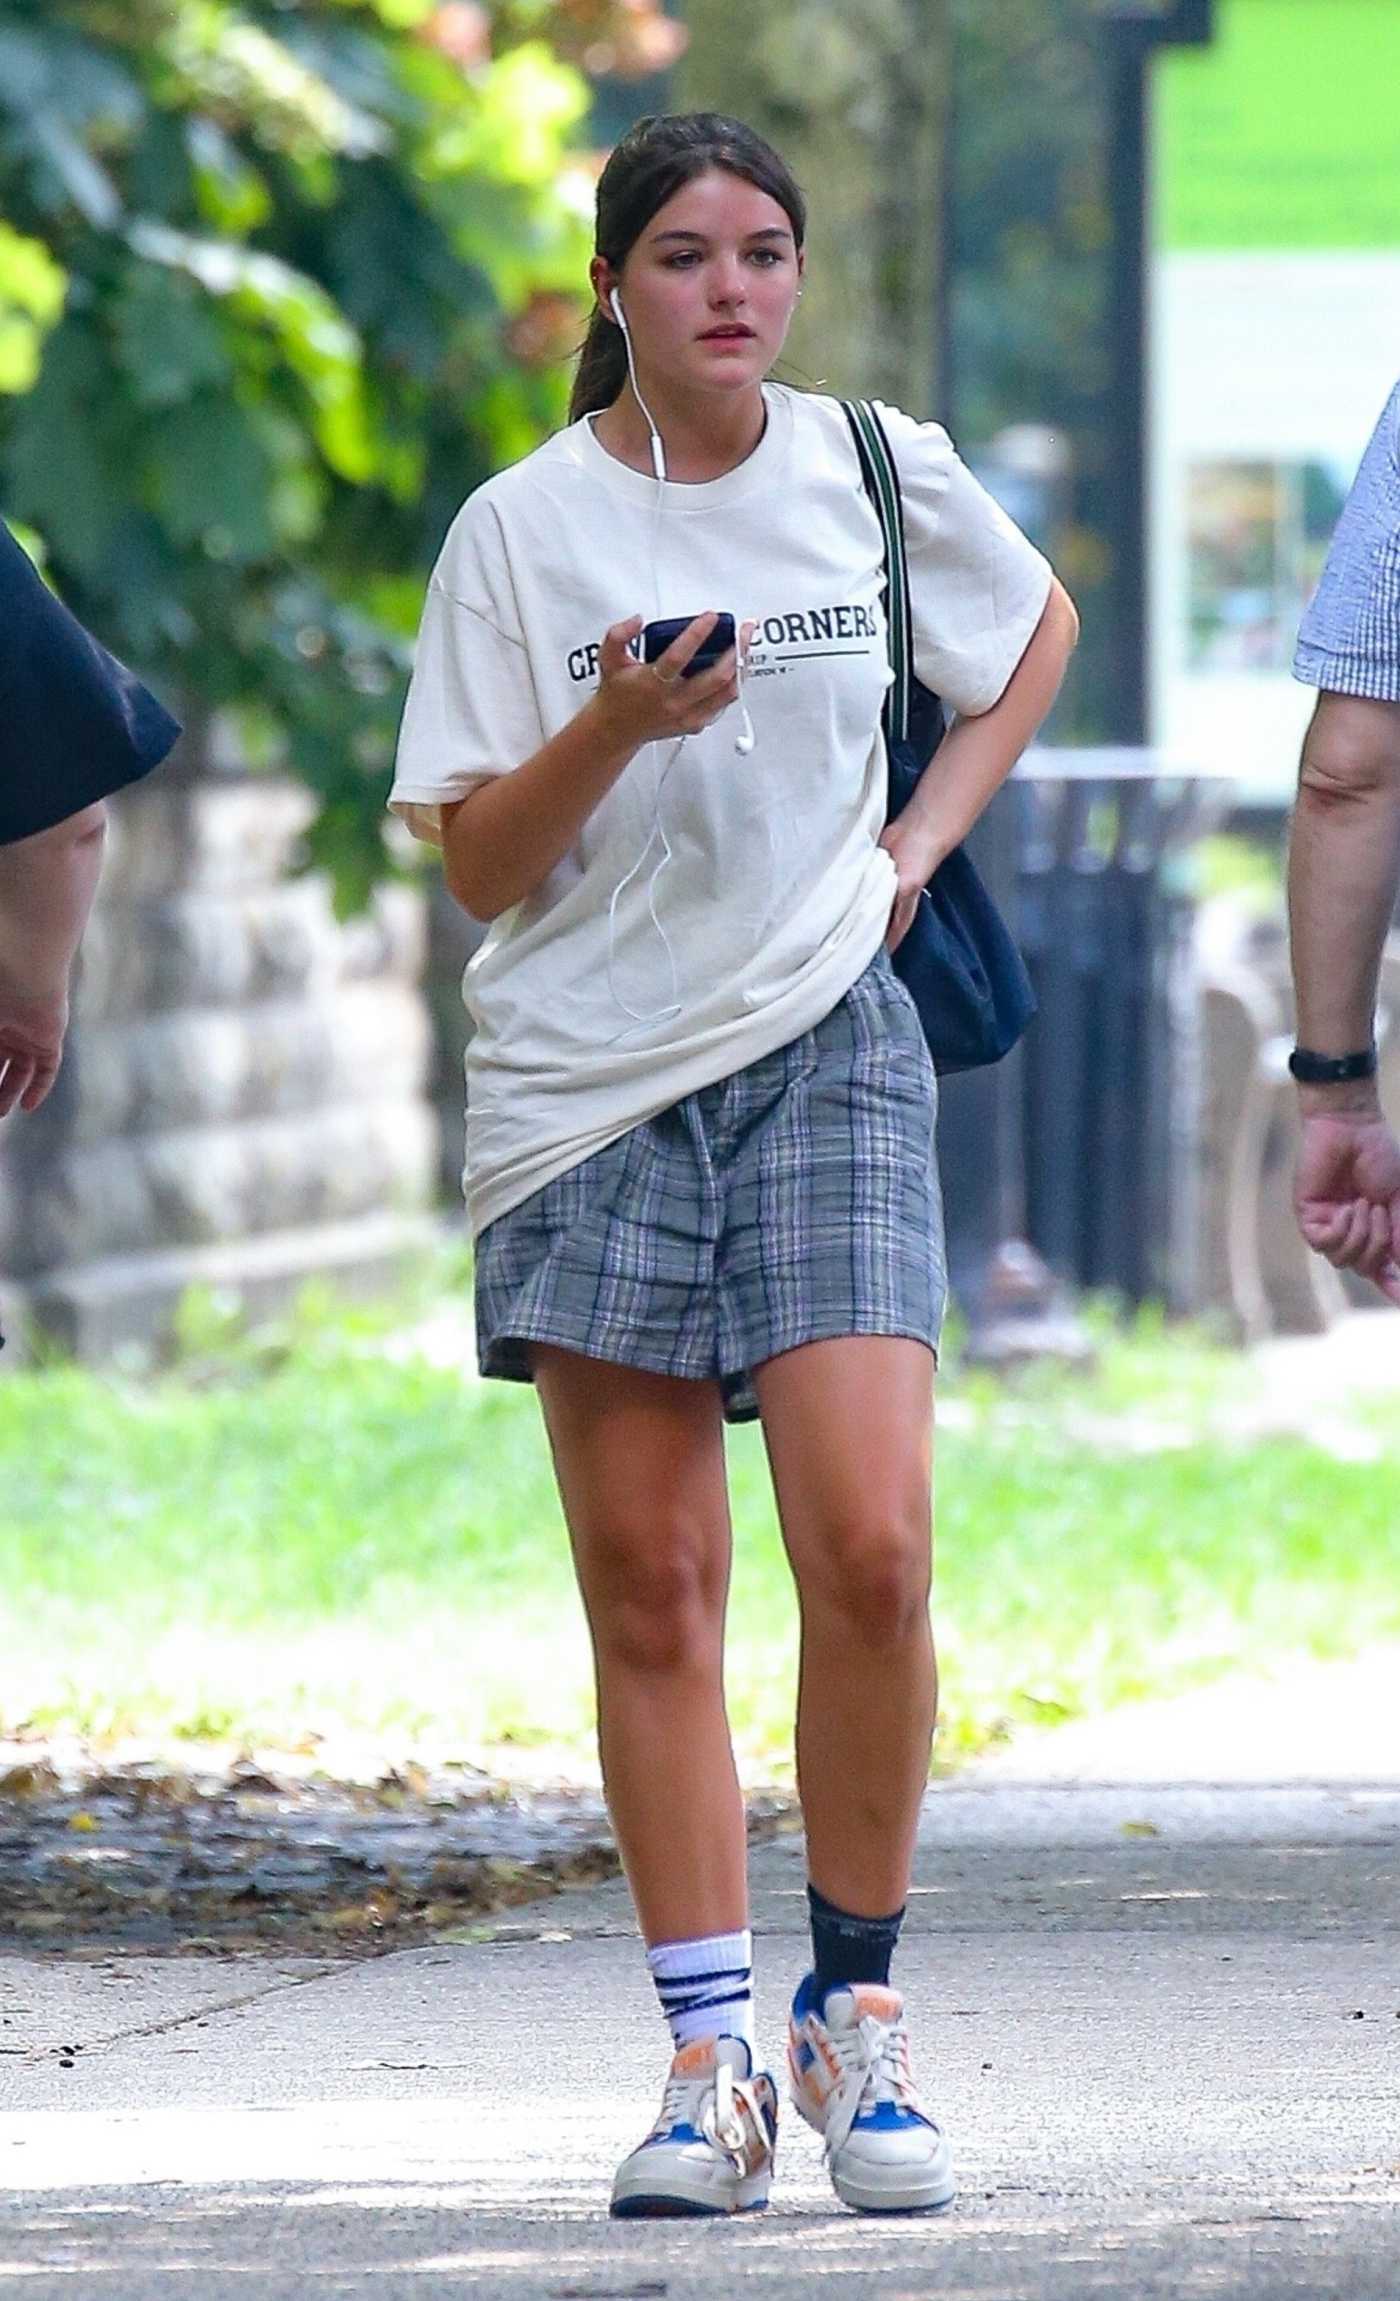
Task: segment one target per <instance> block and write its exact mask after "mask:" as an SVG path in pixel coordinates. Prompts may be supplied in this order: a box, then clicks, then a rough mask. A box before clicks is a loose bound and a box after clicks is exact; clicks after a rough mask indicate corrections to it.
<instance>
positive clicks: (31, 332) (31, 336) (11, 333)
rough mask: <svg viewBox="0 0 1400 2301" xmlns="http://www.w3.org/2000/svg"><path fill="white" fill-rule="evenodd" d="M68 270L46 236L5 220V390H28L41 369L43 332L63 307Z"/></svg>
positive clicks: (1, 323) (0, 229)
mask: <svg viewBox="0 0 1400 2301" xmlns="http://www.w3.org/2000/svg"><path fill="white" fill-rule="evenodd" d="M67 283H68V275H67V273H66V272H65V271H64V269H63V267H62V265H61V264H58V263H56V262H55V261H54V259H53V257H52V256H51V255H50V254H49V251H48V249H47V248H46V247H45V245H44V243H43V241H42V240H30V239H25V238H24V237H23V236H22V235H21V234H20V233H19V232H16V231H12V230H11V228H10V226H9V225H8V224H7V223H5V222H4V221H3V220H0V391H3V392H26V391H29V390H30V389H31V387H32V386H33V384H34V382H35V381H36V379H37V377H38V374H39V362H40V358H41V356H42V350H43V342H44V337H45V336H46V335H47V333H48V331H49V329H50V328H51V327H53V326H54V324H55V323H56V321H57V320H58V317H59V315H60V313H61V312H62V310H63V298H64V293H65V290H66V288H67Z"/></svg>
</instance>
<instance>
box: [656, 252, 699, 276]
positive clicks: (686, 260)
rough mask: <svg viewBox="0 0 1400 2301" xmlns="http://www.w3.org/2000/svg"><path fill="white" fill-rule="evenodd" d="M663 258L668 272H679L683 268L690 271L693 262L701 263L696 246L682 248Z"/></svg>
mask: <svg viewBox="0 0 1400 2301" xmlns="http://www.w3.org/2000/svg"><path fill="white" fill-rule="evenodd" d="M663 260H664V262H665V266H666V269H667V271H668V272H679V271H682V270H684V271H689V270H690V267H691V265H692V264H698V263H699V261H700V257H699V252H698V250H697V249H695V248H681V249H680V250H679V251H678V253H677V254H675V255H674V256H667V257H665V258H664V259H663Z"/></svg>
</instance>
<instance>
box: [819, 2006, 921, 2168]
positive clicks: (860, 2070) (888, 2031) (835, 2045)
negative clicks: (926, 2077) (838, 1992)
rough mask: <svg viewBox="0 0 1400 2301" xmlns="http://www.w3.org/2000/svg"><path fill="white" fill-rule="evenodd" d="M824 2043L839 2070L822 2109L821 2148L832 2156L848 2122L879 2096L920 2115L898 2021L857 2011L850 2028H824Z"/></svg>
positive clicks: (848, 2127)
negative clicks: (823, 2130) (858, 2014)
mask: <svg viewBox="0 0 1400 2301" xmlns="http://www.w3.org/2000/svg"><path fill="white" fill-rule="evenodd" d="M826 2037H827V2043H828V2044H829V2045H830V2048H831V2051H832V2054H833V2056H834V2058H835V2060H836V2062H837V2063H838V2065H839V2067H840V2070H841V2079H840V2083H839V2084H838V2085H837V2086H836V2087H835V2088H834V2089H833V2091H832V2094H831V2096H830V2099H829V2101H828V2103H827V2110H826V2154H827V2156H828V2157H829V2158H830V2157H834V2156H835V2154H836V2152H837V2150H838V2149H840V2148H842V2147H843V2146H844V2144H845V2143H846V2141H847V2140H849V2138H850V2132H851V2127H852V2126H853V2125H854V2124H855V2122H856V2119H857V2118H858V2117H860V2116H862V2115H863V2114H864V2112H865V2111H867V2110H873V2109H875V2108H876V2107H877V2106H878V2104H879V2103H880V2102H882V2101H894V2102H897V2103H898V2105H899V2107H900V2108H901V2109H907V2110H909V2111H911V2112H912V2114H913V2115H914V2116H916V2117H923V2116H925V2111H924V2109H923V2107H922V2105H921V2103H920V2100H919V2096H918V2092H917V2090H916V2088H915V2085H914V2077H913V2072H912V2071H911V2069H910V2067H909V2032H908V2031H907V2029H906V2028H905V2026H904V2023H903V2022H902V2021H879V2020H877V2019H876V2017H875V2015H874V2014H873V2013H866V2014H862V2016H861V2018H860V2020H859V2021H858V2022H856V2023H855V2024H854V2025H853V2026H852V2027H851V2028H850V2029H828V2030H827V2033H826Z"/></svg>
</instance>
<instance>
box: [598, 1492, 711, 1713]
mask: <svg viewBox="0 0 1400 2301" xmlns="http://www.w3.org/2000/svg"><path fill="white" fill-rule="evenodd" d="M724 1594H725V1576H724V1572H723V1570H722V1569H718V1568H716V1566H715V1565H714V1564H713V1563H712V1562H711V1561H710V1560H709V1558H708V1557H707V1555H706V1552H705V1550H704V1549H703V1547H702V1546H701V1545H700V1544H699V1543H697V1542H696V1541H694V1540H693V1539H687V1538H686V1537H685V1536H684V1535H683V1534H679V1533H676V1532H674V1531H672V1530H670V1529H667V1528H666V1527H665V1526H658V1525H656V1524H652V1525H650V1526H649V1527H648V1528H647V1529H646V1533H645V1538H644V1539H643V1540H642V1541H640V1542H637V1543H626V1544H623V1545H620V1546H619V1547H618V1548H617V1550H616V1551H615V1552H614V1554H613V1558H612V1562H611V1566H610V1570H609V1571H608V1572H607V1573H606V1574H605V1575H603V1576H601V1577H600V1578H599V1580H598V1583H597V1585H596V1586H595V1588H594V1590H593V1592H592V1594H591V1598H590V1604H589V1616H590V1620H591V1623H592V1628H593V1638H594V1644H595V1646H596V1648H597V1650H598V1654H599V1658H600V1660H607V1661H609V1662H611V1663H613V1664H614V1666H616V1667H620V1668H623V1669H626V1670H629V1671H632V1672H636V1673H641V1674H644V1675H648V1676H661V1675H668V1674H672V1673H674V1672H677V1671H686V1670H694V1669H700V1668H704V1667H707V1666H710V1665H712V1664H715V1663H717V1662H718V1658H719V1655H720V1651H721V1645H722V1638H723V1626H724Z"/></svg>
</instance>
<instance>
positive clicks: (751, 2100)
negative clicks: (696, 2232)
mask: <svg viewBox="0 0 1400 2301" xmlns="http://www.w3.org/2000/svg"><path fill="white" fill-rule="evenodd" d="M777 2139H778V2091H777V2087H776V2086H775V2085H774V2083H773V2080H772V2078H771V2077H770V2076H769V2074H768V2072H767V2070H764V2069H761V2070H755V2068H754V2066H753V2056H752V2055H751V2053H750V2052H749V2049H748V2047H747V2045H746V2044H745V2043H744V2041H743V2039H742V2038H740V2037H705V2038H697V2039H695V2040H694V2042H693V2043H692V2044H690V2045H683V2046H682V2047H681V2049H680V2051H679V2052H678V2053H677V2055H676V2057H675V2059H674V2061H673V2062H672V2063H671V2068H670V2074H669V2075H668V2077H667V2079H666V2090H665V2092H664V2094H663V2095H662V2098H661V2113H660V2115H659V2116H658V2118H657V2120H656V2123H655V2125H654V2126H653V2127H652V2129H651V2131H650V2133H649V2134H648V2135H647V2137H646V2140H645V2141H643V2142H642V2143H641V2144H640V2146H639V2147H638V2148H636V2149H634V2150H633V2151H632V2154H631V2156H630V2157H624V2159H623V2160H622V2163H621V2165H619V2167H618V2169H617V2177H616V2179H615V2180H614V2182H613V2192H612V2205H611V2208H610V2210H611V2212H612V2213H613V2215H614V2216H615V2217H616V2218H617V2219H619V2220H628V2219H642V2218H644V2217H645V2218H659V2217H662V2216H666V2215H692V2214H715V2213H757V2212H760V2211H761V2210H762V2208H763V2207H764V2206H765V2205H766V2204H767V2203H768V2187H769V2183H770V2181H771V2179H772V2175H773V2152H774V2149H775V2148H776V2146H777Z"/></svg>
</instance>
